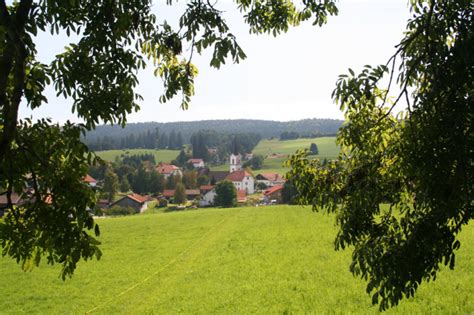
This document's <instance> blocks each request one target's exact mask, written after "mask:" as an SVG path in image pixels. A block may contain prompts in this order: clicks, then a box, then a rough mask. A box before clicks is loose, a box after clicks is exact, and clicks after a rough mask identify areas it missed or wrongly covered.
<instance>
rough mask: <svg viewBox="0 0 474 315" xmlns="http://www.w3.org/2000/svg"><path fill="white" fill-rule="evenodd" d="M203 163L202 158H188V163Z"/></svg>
mask: <svg viewBox="0 0 474 315" xmlns="http://www.w3.org/2000/svg"><path fill="white" fill-rule="evenodd" d="M201 162H202V163H204V161H203V160H202V159H189V160H188V163H193V164H199V163H201Z"/></svg>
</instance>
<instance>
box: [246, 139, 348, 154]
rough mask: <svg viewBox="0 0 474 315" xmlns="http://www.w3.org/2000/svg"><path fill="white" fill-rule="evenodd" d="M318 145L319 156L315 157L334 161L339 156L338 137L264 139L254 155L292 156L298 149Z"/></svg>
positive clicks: (254, 151)
mask: <svg viewBox="0 0 474 315" xmlns="http://www.w3.org/2000/svg"><path fill="white" fill-rule="evenodd" d="M313 142H314V143H316V145H317V146H318V150H319V154H318V155H316V156H315V157H317V158H320V159H324V158H327V159H334V158H336V156H337V155H338V154H339V148H338V147H337V145H336V137H320V138H311V139H295V140H285V141H280V140H278V139H272V140H268V139H264V140H261V141H260V142H259V143H258V144H257V146H256V147H255V149H254V150H253V153H255V154H261V155H263V156H267V155H271V154H274V153H276V154H285V155H288V154H292V153H295V151H296V150H298V149H309V146H310V145H311V143H313Z"/></svg>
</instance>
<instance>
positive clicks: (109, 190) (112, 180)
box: [103, 167, 119, 201]
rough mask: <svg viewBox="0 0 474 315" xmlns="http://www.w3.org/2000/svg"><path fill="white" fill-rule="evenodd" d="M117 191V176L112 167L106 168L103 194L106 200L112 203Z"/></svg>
mask: <svg viewBox="0 0 474 315" xmlns="http://www.w3.org/2000/svg"><path fill="white" fill-rule="evenodd" d="M118 189H119V181H118V177H117V174H115V173H114V171H113V170H112V167H108V168H107V171H106V172H105V177H104V186H103V190H104V194H105V197H106V198H107V200H109V201H112V200H114V197H115V194H116V193H117V191H118Z"/></svg>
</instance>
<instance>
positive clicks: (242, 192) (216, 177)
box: [84, 154, 286, 213]
mask: <svg viewBox="0 0 474 315" xmlns="http://www.w3.org/2000/svg"><path fill="white" fill-rule="evenodd" d="M251 157H252V155H251V154H247V155H245V156H244V157H242V155H240V154H231V155H230V157H229V171H212V170H210V168H209V167H206V164H205V162H204V160H203V159H196V158H191V159H189V160H188V161H187V164H188V165H190V166H192V168H193V169H194V170H196V171H197V174H198V175H199V176H207V177H208V178H209V179H210V183H209V184H207V185H200V186H199V188H198V189H185V190H184V194H185V199H186V201H185V202H184V203H180V204H175V202H174V201H175V198H174V197H175V194H176V189H164V190H163V192H161V193H157V194H147V195H145V194H139V193H136V192H131V193H129V194H126V195H124V196H122V197H121V198H119V199H118V200H115V201H113V202H110V201H108V200H107V199H99V200H98V202H97V206H98V208H100V209H102V210H103V209H110V208H113V207H120V208H133V209H134V210H135V212H136V213H142V212H145V211H146V210H147V209H149V208H150V206H153V205H155V207H168V208H169V209H170V210H183V209H186V208H194V209H195V208H198V207H213V206H218V205H217V204H216V203H215V198H216V195H217V192H216V185H218V184H219V183H222V182H223V181H228V182H231V183H232V184H233V186H234V188H235V193H236V194H235V196H236V202H237V205H246V206H248V205H255V206H259V205H269V204H281V203H282V202H283V201H282V194H281V193H282V190H283V187H284V186H283V185H284V183H285V182H286V180H285V179H284V178H283V177H282V176H281V175H280V174H278V173H258V174H257V175H254V174H253V172H252V171H251V170H249V169H248V168H244V167H243V166H242V165H243V162H244V159H247V160H248V159H250V158H251ZM155 170H156V172H157V173H158V174H160V175H162V176H163V177H164V178H165V179H169V177H170V176H177V177H182V176H183V169H182V168H181V167H178V166H176V165H173V164H169V163H164V162H160V163H158V164H157V165H156V166H155ZM84 181H85V182H86V183H87V184H88V185H90V186H91V187H94V188H97V189H98V188H99V187H100V182H98V181H97V180H95V179H94V178H93V177H92V176H91V175H87V176H86V177H85V178H84ZM101 213H104V212H102V211H101Z"/></svg>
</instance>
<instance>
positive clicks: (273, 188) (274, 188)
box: [263, 185, 283, 196]
mask: <svg viewBox="0 0 474 315" xmlns="http://www.w3.org/2000/svg"><path fill="white" fill-rule="evenodd" d="M282 189H283V185H275V186H273V187H270V188H268V189H267V190H265V192H264V193H263V194H264V195H265V196H268V195H271V194H273V193H275V192H277V191H279V190H282Z"/></svg>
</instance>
